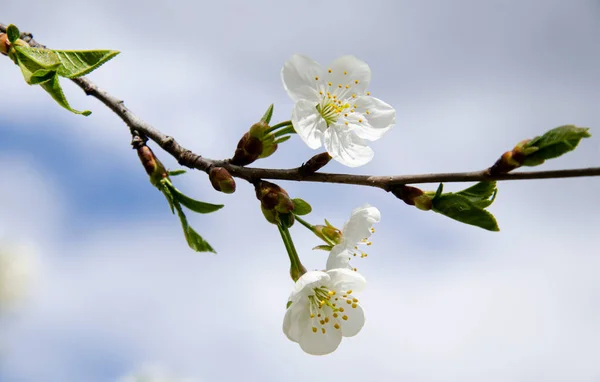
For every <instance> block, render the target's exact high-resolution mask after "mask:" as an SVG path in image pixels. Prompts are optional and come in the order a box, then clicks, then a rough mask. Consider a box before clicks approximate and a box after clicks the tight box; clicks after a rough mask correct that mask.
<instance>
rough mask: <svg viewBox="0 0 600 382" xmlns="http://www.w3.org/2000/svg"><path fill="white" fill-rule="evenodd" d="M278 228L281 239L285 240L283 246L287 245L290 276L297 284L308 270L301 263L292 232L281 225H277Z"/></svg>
mask: <svg viewBox="0 0 600 382" xmlns="http://www.w3.org/2000/svg"><path fill="white" fill-rule="evenodd" d="M277 228H278V229H279V234H280V235H281V239H282V240H283V244H284V245H285V249H286V250H287V253H288V256H289V258H290V275H291V276H292V280H294V282H296V281H298V279H299V278H300V276H302V275H303V274H304V273H306V269H305V268H304V266H303V265H302V263H301V262H300V258H299V257H298V252H296V247H294V242H293V240H292V236H291V235H290V231H289V230H288V229H287V228H283V227H282V226H281V224H277Z"/></svg>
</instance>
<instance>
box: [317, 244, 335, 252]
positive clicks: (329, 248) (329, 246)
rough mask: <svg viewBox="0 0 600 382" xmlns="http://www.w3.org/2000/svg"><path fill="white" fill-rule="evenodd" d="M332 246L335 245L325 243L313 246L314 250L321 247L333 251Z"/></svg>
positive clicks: (323, 249)
mask: <svg viewBox="0 0 600 382" xmlns="http://www.w3.org/2000/svg"><path fill="white" fill-rule="evenodd" d="M332 248H333V247H332V246H331V245H325V244H323V245H317V246H316V247H314V248H313V250H316V249H320V250H322V251H327V252H329V251H331V249H332Z"/></svg>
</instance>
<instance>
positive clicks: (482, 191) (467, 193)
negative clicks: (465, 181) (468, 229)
mask: <svg viewBox="0 0 600 382" xmlns="http://www.w3.org/2000/svg"><path fill="white" fill-rule="evenodd" d="M497 192H498V188H496V182H495V181H491V182H479V183H477V184H475V185H474V186H471V187H469V188H467V189H465V190H462V191H460V192H457V193H456V194H457V195H462V196H464V197H466V198H467V199H469V200H470V201H471V202H473V204H475V205H476V206H477V207H479V208H486V207H489V206H490V205H491V204H492V203H493V202H494V200H495V199H496V194H497ZM490 197H492V199H490Z"/></svg>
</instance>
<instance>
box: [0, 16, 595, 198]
mask: <svg viewBox="0 0 600 382" xmlns="http://www.w3.org/2000/svg"><path fill="white" fill-rule="evenodd" d="M0 31H1V32H6V26H5V25H3V24H0ZM21 38H22V39H23V40H25V41H27V42H28V43H29V44H30V45H31V46H35V47H43V48H45V46H44V45H42V44H40V43H38V42H36V41H35V40H34V39H33V36H32V35H31V34H30V33H23V34H22V35H21ZM72 81H73V82H75V84H77V85H78V86H79V87H80V88H81V89H83V91H84V92H85V94H87V95H89V96H92V97H94V98H96V99H98V100H99V101H100V102H102V103H103V104H104V105H106V106H107V107H108V108H109V109H111V110H112V111H113V112H114V113H115V114H117V115H118V116H119V117H120V118H121V119H122V120H123V122H125V124H126V125H127V126H129V128H130V129H131V130H132V132H133V131H136V132H138V134H141V135H143V136H145V137H148V138H150V139H151V140H152V141H154V142H155V143H156V144H157V145H158V146H160V147H161V148H162V149H163V150H165V151H166V152H168V153H169V154H171V155H172V156H173V157H174V158H175V159H176V160H177V161H178V163H179V164H181V165H182V166H186V167H189V168H194V169H198V170H201V171H204V172H206V173H208V172H209V171H210V169H211V168H212V167H213V166H217V167H224V168H226V169H227V170H228V171H229V172H230V173H231V175H232V176H235V177H238V178H242V179H245V180H247V181H249V182H254V181H256V180H258V179H279V180H291V181H298V182H319V183H338V184H353V185H358V186H370V187H377V188H381V189H384V190H386V191H389V190H390V189H391V188H392V187H395V186H399V185H405V184H414V183H440V182H476V181H486V180H523V179H550V178H573V177H584V176H600V167H590V168H580V169H573V170H553V171H531V172H520V173H509V174H500V175H493V176H492V175H490V173H489V169H486V170H483V171H475V172H456V173H438V174H418V175H396V176H371V175H351V174H331V173H314V174H308V175H306V174H303V173H302V171H301V169H300V167H298V168H293V169H269V168H251V167H242V166H235V165H232V164H230V163H229V162H228V161H227V160H225V161H222V160H212V159H208V158H203V157H202V156H200V155H198V154H195V153H193V152H191V151H190V150H188V149H186V148H185V147H183V146H181V145H180V144H179V143H178V142H177V141H176V140H175V139H174V138H173V137H170V136H168V135H165V134H163V133H162V132H161V131H159V130H157V129H156V128H154V127H153V126H152V125H150V124H149V123H147V122H145V121H143V120H142V119H140V118H139V117H137V116H136V115H135V114H134V113H132V112H131V111H130V110H129V109H128V108H127V107H126V106H125V104H124V102H123V101H122V100H119V99H118V98H116V97H114V96H112V95H110V94H109V93H108V92H106V91H104V90H102V89H100V88H99V87H98V86H97V85H96V84H94V83H93V82H92V81H90V80H88V79H87V78H85V77H80V78H75V79H72Z"/></svg>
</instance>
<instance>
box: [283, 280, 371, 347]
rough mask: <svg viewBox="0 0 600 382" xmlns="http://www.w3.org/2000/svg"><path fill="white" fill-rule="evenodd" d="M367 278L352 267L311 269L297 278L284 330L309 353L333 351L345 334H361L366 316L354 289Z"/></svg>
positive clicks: (358, 287) (363, 284)
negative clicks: (322, 269) (323, 269)
mask: <svg viewBox="0 0 600 382" xmlns="http://www.w3.org/2000/svg"><path fill="white" fill-rule="evenodd" d="M365 284H366V281H365V279H364V278H363V277H362V276H361V275H360V274H359V273H358V272H354V271H351V270H349V269H332V270H328V271H326V272H322V271H310V272H307V273H305V274H304V275H302V277H300V279H298V281H297V282H296V284H295V286H294V290H293V291H292V294H291V295H290V298H289V302H288V308H287V311H286V313H285V318H284V321H283V332H284V333H285V335H286V336H287V337H288V338H289V339H290V340H291V341H294V342H297V343H298V344H300V347H301V348H302V350H304V351H305V352H307V353H308V354H313V355H324V354H329V353H331V352H333V351H334V350H335V349H337V347H338V346H339V344H340V342H341V341H342V337H352V336H355V335H356V334H358V332H360V330H361V329H362V327H363V325H364V323H365V316H364V312H363V309H362V307H361V306H360V304H359V303H358V299H357V298H356V297H355V296H354V293H355V292H360V291H361V290H362V289H364V287H365Z"/></svg>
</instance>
